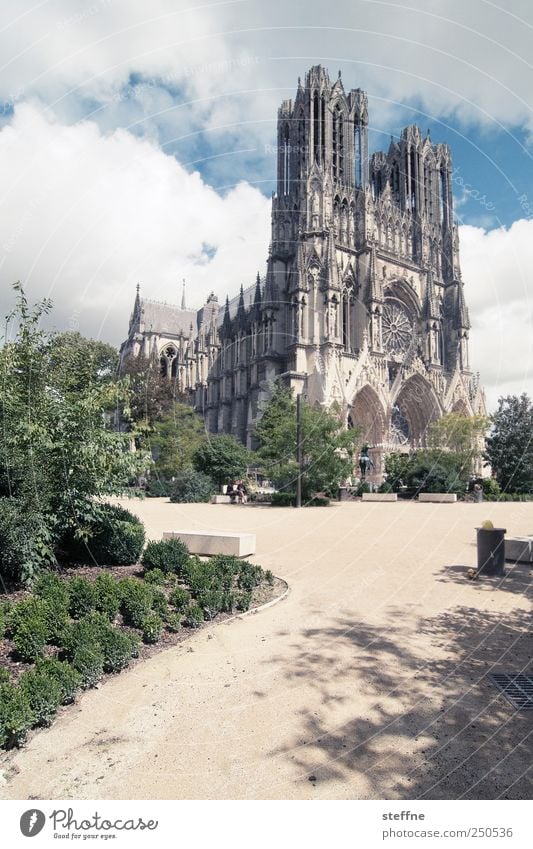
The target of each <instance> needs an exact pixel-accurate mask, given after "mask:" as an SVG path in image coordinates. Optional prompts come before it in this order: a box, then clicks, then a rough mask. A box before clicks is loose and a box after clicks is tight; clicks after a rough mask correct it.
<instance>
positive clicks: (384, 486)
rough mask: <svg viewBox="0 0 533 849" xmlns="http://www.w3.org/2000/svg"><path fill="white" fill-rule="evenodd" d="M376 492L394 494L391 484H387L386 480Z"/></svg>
mask: <svg viewBox="0 0 533 849" xmlns="http://www.w3.org/2000/svg"><path fill="white" fill-rule="evenodd" d="M378 492H385V493H390V492H394V487H393V485H392V484H391V483H389V481H388V480H386V481H383V483H382V484H380V486H379V489H378Z"/></svg>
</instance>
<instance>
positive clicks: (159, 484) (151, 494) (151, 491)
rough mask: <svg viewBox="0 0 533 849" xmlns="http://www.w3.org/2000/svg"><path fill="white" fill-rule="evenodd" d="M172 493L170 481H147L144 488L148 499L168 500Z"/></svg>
mask: <svg viewBox="0 0 533 849" xmlns="http://www.w3.org/2000/svg"><path fill="white" fill-rule="evenodd" d="M171 493H172V484H171V483H170V481H165V480H153V481H149V483H148V486H147V488H146V495H147V497H148V498H169V496H170V494H171Z"/></svg>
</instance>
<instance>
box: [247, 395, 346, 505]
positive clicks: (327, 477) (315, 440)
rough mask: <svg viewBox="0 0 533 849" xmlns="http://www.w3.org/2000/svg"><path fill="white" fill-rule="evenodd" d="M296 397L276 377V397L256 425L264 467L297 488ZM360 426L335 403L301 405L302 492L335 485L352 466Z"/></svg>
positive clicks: (283, 484) (281, 483) (307, 494)
mask: <svg viewBox="0 0 533 849" xmlns="http://www.w3.org/2000/svg"><path fill="white" fill-rule="evenodd" d="M296 425H297V423H296V399H295V398H294V395H293V392H292V390H291V389H288V388H287V387H286V386H284V384H283V383H281V381H276V382H275V383H274V385H273V387H272V398H271V400H270V401H269V402H268V403H267V404H266V405H265V408H264V410H263V414H262V416H261V418H260V420H259V422H258V423H257V425H256V428H255V437H256V439H257V440H258V443H259V448H258V451H257V454H258V457H259V458H260V460H261V462H262V465H263V468H264V471H265V473H266V474H267V475H268V476H269V477H271V478H272V479H273V480H274V481H275V482H276V484H277V486H279V487H280V488H282V489H288V490H294V488H295V486H296V476H297V473H298V467H297V463H296V449H297V426H296ZM360 439H361V432H360V429H359V428H351V429H349V430H347V429H346V428H345V426H344V422H343V420H342V416H341V412H340V410H339V409H338V408H337V407H336V406H333V407H331V408H330V409H328V410H325V409H323V408H322V407H318V406H316V407H311V406H308V405H306V404H304V405H303V406H302V454H303V458H304V468H303V494H304V498H309V497H310V496H311V495H313V494H314V493H316V492H322V491H335V490H336V489H337V488H338V486H339V484H340V483H341V482H342V481H343V480H344V479H345V478H346V477H348V476H349V475H350V474H351V473H352V471H353V466H354V459H353V458H354V454H355V452H356V450H357V448H358V447H359V445H360Z"/></svg>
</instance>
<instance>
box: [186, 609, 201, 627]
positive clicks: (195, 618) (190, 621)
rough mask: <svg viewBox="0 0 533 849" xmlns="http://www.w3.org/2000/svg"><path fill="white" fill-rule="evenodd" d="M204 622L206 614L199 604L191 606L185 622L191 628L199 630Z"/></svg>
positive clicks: (187, 611)
mask: <svg viewBox="0 0 533 849" xmlns="http://www.w3.org/2000/svg"><path fill="white" fill-rule="evenodd" d="M203 621H204V612H203V610H202V608H201V607H199V606H198V605H197V604H190V605H189V607H188V608H187V610H186V611H185V618H184V622H185V625H187V627H189V628H199V627H200V625H201V624H202V622H203Z"/></svg>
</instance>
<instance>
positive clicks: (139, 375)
mask: <svg viewBox="0 0 533 849" xmlns="http://www.w3.org/2000/svg"><path fill="white" fill-rule="evenodd" d="M120 373H121V374H122V375H123V376H124V377H127V378H128V380H129V385H130V389H131V397H130V404H129V407H128V410H127V411H126V415H125V416H124V418H127V419H128V420H129V421H130V422H133V423H134V424H135V423H141V422H142V423H143V424H144V425H145V426H147V427H148V429H150V428H152V427H153V426H154V424H155V423H156V422H158V421H163V420H164V419H165V417H168V416H169V415H171V414H172V408H173V406H174V404H175V403H176V402H179V401H184V396H183V394H182V393H180V392H179V391H178V389H177V383H176V381H174V380H168V379H167V378H166V377H163V375H162V374H161V369H160V366H159V363H158V362H157V361H154V360H153V358H148V357H144V356H139V357H128V359H126V360H125V361H124V362H123V363H122V365H121V367H120Z"/></svg>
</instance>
